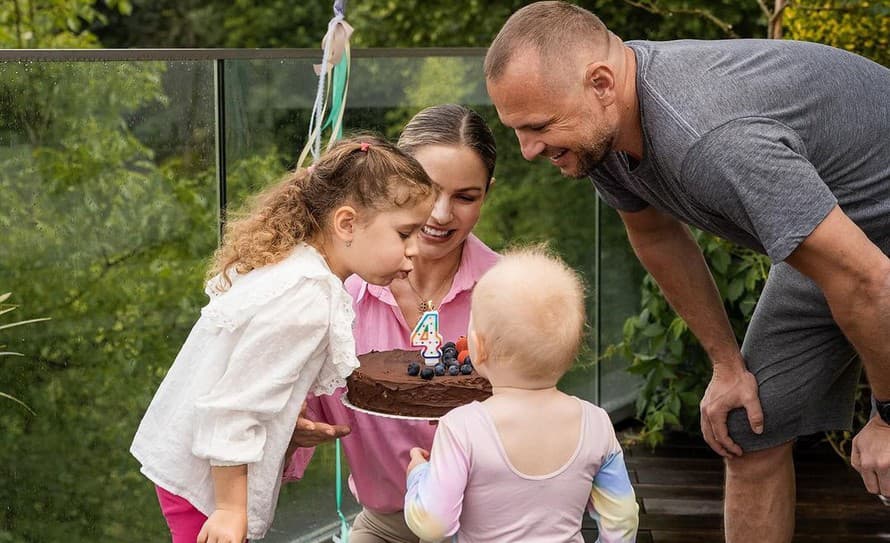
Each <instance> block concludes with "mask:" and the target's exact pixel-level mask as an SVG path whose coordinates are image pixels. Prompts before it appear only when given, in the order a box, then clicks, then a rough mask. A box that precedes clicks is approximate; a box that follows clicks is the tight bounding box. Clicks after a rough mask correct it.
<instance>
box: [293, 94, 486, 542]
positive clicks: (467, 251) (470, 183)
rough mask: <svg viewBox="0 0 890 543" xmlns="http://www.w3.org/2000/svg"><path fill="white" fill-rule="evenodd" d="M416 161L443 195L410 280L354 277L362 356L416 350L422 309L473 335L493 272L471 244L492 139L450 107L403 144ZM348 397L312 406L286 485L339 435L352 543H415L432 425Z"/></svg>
mask: <svg viewBox="0 0 890 543" xmlns="http://www.w3.org/2000/svg"><path fill="white" fill-rule="evenodd" d="M398 146H399V148H401V149H402V150H403V151H405V152H406V153H408V154H410V155H412V156H414V158H416V159H417V161H418V162H420V164H421V165H422V166H423V168H424V169H425V170H426V172H427V174H429V176H430V177H431V178H432V179H433V181H435V182H436V183H437V184H438V185H440V187H441V189H442V192H441V194H440V195H439V197H438V199H437V200H436V203H435V205H434V207H433V212H432V213H431V215H430V217H429V219H427V222H426V224H425V225H424V226H423V227H422V228H421V231H420V234H419V237H418V255H417V256H416V257H414V258H413V259H412V262H413V264H414V269H413V271H412V272H411V273H410V274H409V275H408V277H407V278H406V279H397V280H395V281H393V282H392V283H391V284H390V286H389V287H378V286H374V285H369V284H368V283H366V282H364V281H362V280H361V279H360V278H358V277H355V276H353V277H351V278H350V279H349V280H347V282H346V287H347V290H348V291H349V293H350V294H351V295H352V297H353V300H354V302H355V313H356V320H355V327H354V334H355V340H356V351H357V352H358V353H359V354H362V353H366V352H368V351H371V350H378V351H380V350H388V349H416V347H412V346H411V342H410V339H409V336H410V334H411V331H412V329H413V328H414V324H415V323H416V322H417V320H418V319H419V318H420V315H421V313H422V308H423V307H422V306H423V305H424V304H425V303H427V302H428V301H430V300H431V301H432V303H433V304H434V306H435V307H436V308H437V309H438V310H439V323H440V324H439V329H440V332H441V334H442V337H443V338H445V340H446V341H448V340H454V339H457V338H458V337H459V336H461V335H465V334H466V333H467V326H468V323H469V319H470V294H471V292H472V289H473V287H474V286H475V284H476V281H477V280H478V279H479V278H480V277H481V276H482V274H483V273H484V272H485V271H487V270H488V269H489V268H490V267H491V266H493V265H494V264H495V262H496V261H497V259H498V255H497V253H495V252H493V251H492V250H491V249H489V248H488V247H486V246H485V244H483V243H482V242H481V241H480V240H479V239H478V238H476V237H475V236H473V235H472V233H471V232H472V230H473V227H474V226H476V222H477V221H478V220H479V214H480V212H481V210H482V203H483V201H484V200H485V196H486V194H487V193H488V189H489V188H490V186H491V183H492V182H493V181H494V178H493V177H492V174H493V173H494V166H495V160H496V155H497V153H496V149H495V142H494V137H493V136H492V134H491V131H490V130H489V128H488V126H487V125H486V124H485V121H484V120H483V119H482V118H481V117H480V116H479V115H478V114H477V113H476V112H474V111H472V110H470V109H468V108H465V107H463V106H459V105H453V104H447V105H439V106H433V107H430V108H427V109H425V110H423V111H421V112H420V113H418V114H417V115H415V116H414V118H413V119H411V121H409V122H408V124H407V125H406V126H405V129H404V131H403V132H402V135H401V137H400V138H399V143H398ZM342 394H343V390H340V391H338V392H337V393H335V394H334V395H333V396H321V397H313V398H311V399H310V400H309V401H307V408H306V412H305V415H304V417H302V418H301V419H300V421H299V422H298V423H297V428H296V430H295V431H294V436H293V439H292V442H291V445H292V448H295V452H294V454H293V455H292V457H291V462H290V464H289V465H288V467H287V469H286V470H285V478H287V479H298V478H300V477H301V476H302V474H303V471H304V470H305V468H306V465H307V464H308V462H309V459H310V458H311V455H312V449H311V448H312V447H314V446H315V445H317V444H319V443H322V442H324V441H329V440H331V439H334V438H335V437H339V436H346V435H347V434H349V435H348V436H347V437H345V438H344V439H343V447H344V450H345V452H346V457H347V459H348V460H349V465H350V469H351V472H352V474H351V475H350V479H349V487H350V490H352V493H353V494H354V495H355V497H356V499H357V500H358V502H359V503H360V504H362V507H363V509H362V512H361V513H359V515H358V517H357V518H356V520H355V523H354V525H353V531H352V533H351V534H350V542H351V543H418V538H417V537H416V536H415V535H414V534H412V533H411V530H410V529H409V528H408V526H407V525H406V524H405V519H404V515H403V513H402V507H403V504H404V498H405V466H406V465H407V464H408V462H409V451H410V449H411V448H412V447H415V446H420V447H424V448H426V449H429V446H431V445H432V442H433V435H434V433H435V426H432V425H430V424H429V423H428V422H414V421H402V420H394V419H388V418H383V417H376V416H373V415H366V414H363V413H358V412H355V411H353V410H350V409H347V408H346V407H344V406H343V405H342V404H341V403H340V396H341V395H342Z"/></svg>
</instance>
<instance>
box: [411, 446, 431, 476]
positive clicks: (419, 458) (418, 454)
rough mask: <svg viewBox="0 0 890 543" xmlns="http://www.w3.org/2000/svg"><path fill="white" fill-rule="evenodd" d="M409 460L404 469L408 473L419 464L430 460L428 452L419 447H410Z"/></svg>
mask: <svg viewBox="0 0 890 543" xmlns="http://www.w3.org/2000/svg"><path fill="white" fill-rule="evenodd" d="M410 454H411V462H410V463H408V469H407V470H406V471H407V472H408V473H411V470H412V469H414V468H416V467H417V466H419V465H421V464H425V463H426V462H429V460H430V452H429V451H428V450H426V449H421V448H420V447H414V448H413V449H411V453H410Z"/></svg>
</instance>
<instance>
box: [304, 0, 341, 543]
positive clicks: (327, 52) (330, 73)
mask: <svg viewBox="0 0 890 543" xmlns="http://www.w3.org/2000/svg"><path fill="white" fill-rule="evenodd" d="M345 12H346V0H335V2H334V17H333V18H332V19H331V20H330V22H329V23H328V31H327V33H326V34H325V36H324V38H323V39H322V40H321V45H322V56H321V64H316V65H315V66H314V68H315V74H316V75H317V76H318V90H317V92H316V94H315V103H314V104H313V106H312V115H311V117H310V118H309V137H308V138H307V139H306V145H305V146H304V147H303V151H302V152H301V153H300V158H299V159H298V160H297V166H298V167H301V166H303V165H304V162H305V160H306V158H307V157H308V156H309V154H310V153H311V154H312V163H313V164H314V163H315V162H316V161H317V160H318V157H319V156H320V155H321V133H322V132H323V131H325V130H327V129H328V128H330V130H331V135H330V138H329V139H328V145H327V147H328V148H330V146H331V145H332V144H333V143H334V142H335V141H337V140H339V139H340V138H341V137H342V135H343V114H344V112H345V111H346V94H347V90H348V89H349V65H350V60H351V57H350V53H349V37H350V36H352V27H351V26H349V23H347V22H346V20H345V19H344V14H345ZM328 104H330V113H328V116H327V118H326V119H325V112H326V110H327V109H328ZM340 447H341V446H340V439H339V438H338V439H337V440H336V442H335V447H334V449H335V454H336V455H337V458H336V461H335V464H336V467H335V469H336V477H335V484H336V485H337V488H336V491H335V497H336V498H335V499H336V506H337V516H338V517H339V518H340V532H339V534H338V535H335V536H333V538H332V539H333V541H334V542H335V543H349V531H350V528H349V523H348V522H346V516H345V515H344V514H343V473H342V472H343V469H342V466H341V461H340V456H341V453H340Z"/></svg>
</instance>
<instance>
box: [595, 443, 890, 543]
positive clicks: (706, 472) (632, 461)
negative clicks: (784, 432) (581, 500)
mask: <svg viewBox="0 0 890 543" xmlns="http://www.w3.org/2000/svg"><path fill="white" fill-rule="evenodd" d="M625 457H626V461H627V468H628V471H629V472H630V476H631V482H632V483H633V485H634V489H635V490H636V494H637V500H638V501H639V503H640V531H639V534H638V538H637V541H639V542H640V543H650V542H654V543H679V542H683V543H704V542H719V541H723V530H722V523H723V511H722V505H723V504H722V496H723V462H722V460H721V459H720V457H719V456H717V455H716V454H714V453H713V452H712V451H711V450H710V449H709V448H708V447H707V445H706V444H705V443H704V441H694V440H692V439H690V438H687V437H680V436H672V437H670V438H669V439H668V440H667V443H666V444H665V445H662V446H661V447H659V448H658V449H656V450H655V451H654V452H653V451H651V450H649V449H648V448H645V447H633V448H627V449H625ZM794 459H795V470H796V472H797V513H796V517H797V526H796V534H795V537H794V541H795V542H796V543H810V542H833V543H847V542H849V543H852V542H859V543H869V542H874V541H886V542H890V507H887V506H884V505H883V504H882V503H881V502H880V501H879V500H878V498H877V497H875V496H872V495H870V494H868V493H867V492H866V491H865V487H864V486H863V484H862V480H861V479H860V478H859V475H858V474H857V473H856V472H855V471H853V469H852V468H849V467H848V466H847V465H846V464H844V462H843V461H842V460H841V459H840V458H839V457H838V456H837V455H836V454H835V453H834V451H833V450H832V449H831V447H830V446H829V445H828V444H827V443H824V442H819V439H818V438H805V439H802V440H801V441H800V442H799V443H798V444H797V446H796V448H795V452H794ZM583 533H584V539H585V541H588V542H593V541H596V525H595V523H593V522H592V521H591V520H590V519H589V518H587V519H585V523H584V530H583Z"/></svg>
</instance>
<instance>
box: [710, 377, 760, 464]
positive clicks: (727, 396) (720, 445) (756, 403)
mask: <svg viewBox="0 0 890 543" xmlns="http://www.w3.org/2000/svg"><path fill="white" fill-rule="evenodd" d="M737 407H744V408H745V411H747V413H748V423H749V424H751V429H752V430H753V431H754V433H755V434H760V433H762V432H763V409H762V408H761V407H760V398H759V397H758V395H757V379H756V378H755V377H754V374H752V373H751V372H749V371H748V370H747V369H745V368H743V367H737V368H729V367H728V366H721V365H716V364H715V365H714V375H713V376H712V377H711V382H710V383H709V384H708V388H707V390H705V395H704V397H703V398H702V400H701V431H702V434H703V435H704V438H705V441H706V442H707V443H708V445H710V446H711V448H712V449H714V452H716V453H717V454H719V455H720V456H724V457H729V456H741V455H742V448H741V447H739V446H738V444H736V442H734V441H733V440H732V438H730V437H729V430H728V428H727V426H726V418H727V416H728V415H729V412H730V411H731V410H733V409H735V408H737Z"/></svg>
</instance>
